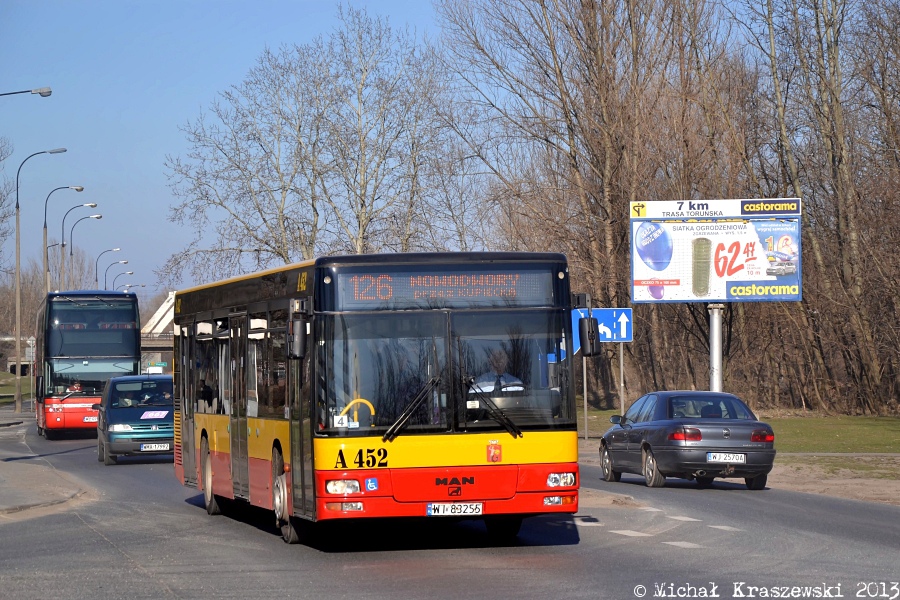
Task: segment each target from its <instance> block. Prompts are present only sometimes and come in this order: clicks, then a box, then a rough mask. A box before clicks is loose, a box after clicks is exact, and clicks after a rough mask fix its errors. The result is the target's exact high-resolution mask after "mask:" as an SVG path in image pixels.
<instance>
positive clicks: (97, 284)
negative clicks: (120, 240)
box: [94, 248, 121, 290]
mask: <svg viewBox="0 0 900 600" xmlns="http://www.w3.org/2000/svg"><path fill="white" fill-rule="evenodd" d="M119 250H121V248H110V249H109V250H104V251H103V252H101V253H100V254H98V255H97V260H95V261H94V286H95V287H96V288H97V289H98V290H99V289H100V279H99V277H98V275H97V273H99V271H98V269H99V267H100V257H101V256H103V255H104V254H106V253H107V252H118V251H119Z"/></svg>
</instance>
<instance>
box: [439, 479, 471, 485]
mask: <svg viewBox="0 0 900 600" xmlns="http://www.w3.org/2000/svg"><path fill="white" fill-rule="evenodd" d="M434 485H475V478H474V477H435V478H434Z"/></svg>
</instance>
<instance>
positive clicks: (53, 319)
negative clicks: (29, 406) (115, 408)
mask: <svg viewBox="0 0 900 600" xmlns="http://www.w3.org/2000/svg"><path fill="white" fill-rule="evenodd" d="M137 323H138V314H137V305H136V302H135V300H134V298H129V297H102V296H99V295H97V296H93V297H92V296H86V295H72V296H67V295H65V294H62V295H58V296H52V297H50V298H49V301H48V303H47V320H46V331H45V335H46V342H45V346H44V349H45V354H44V360H45V369H46V371H45V378H44V384H45V386H46V390H45V393H46V394H47V395H51V394H62V393H66V392H72V391H75V392H76V393H77V392H82V393H86V394H95V393H98V392H99V391H100V389H101V388H102V387H103V384H104V382H105V381H106V380H107V379H109V378H110V377H114V376H117V375H127V374H132V373H136V372H137V369H138V365H137V359H138V358H139V357H138V356H137V355H136V354H137V348H138V344H139V337H138V336H139V335H140V332H139V330H138V327H137Z"/></svg>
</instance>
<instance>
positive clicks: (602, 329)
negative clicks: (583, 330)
mask: <svg viewBox="0 0 900 600" xmlns="http://www.w3.org/2000/svg"><path fill="white" fill-rule="evenodd" d="M597 333H598V334H599V335H601V336H603V337H605V338H606V339H608V340H610V339H612V330H611V329H610V328H609V327H607V326H606V325H604V324H603V323H598V324H597Z"/></svg>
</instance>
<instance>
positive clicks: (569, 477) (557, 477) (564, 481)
mask: <svg viewBox="0 0 900 600" xmlns="http://www.w3.org/2000/svg"><path fill="white" fill-rule="evenodd" d="M573 485H575V473H550V474H549V475H547V487H568V486H573Z"/></svg>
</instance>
